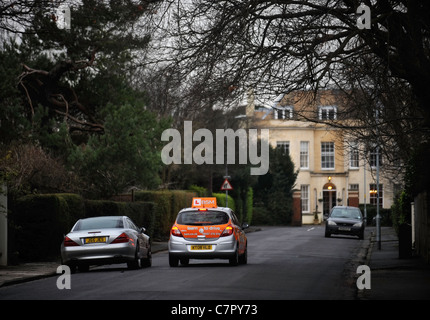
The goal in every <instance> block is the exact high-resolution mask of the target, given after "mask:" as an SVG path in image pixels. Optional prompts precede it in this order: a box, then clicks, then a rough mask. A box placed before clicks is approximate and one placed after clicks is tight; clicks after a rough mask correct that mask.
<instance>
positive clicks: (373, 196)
mask: <svg viewBox="0 0 430 320" xmlns="http://www.w3.org/2000/svg"><path fill="white" fill-rule="evenodd" d="M382 187H383V186H382V184H380V185H379V206H380V207H381V208H382V204H383V188H382ZM369 193H370V196H369V202H370V204H372V205H374V206H376V205H377V204H378V189H377V188H376V183H371V184H370V186H369Z"/></svg>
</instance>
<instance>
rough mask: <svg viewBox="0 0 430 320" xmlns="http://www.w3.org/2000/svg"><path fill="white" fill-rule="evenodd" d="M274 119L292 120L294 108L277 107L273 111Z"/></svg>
mask: <svg viewBox="0 0 430 320" xmlns="http://www.w3.org/2000/svg"><path fill="white" fill-rule="evenodd" d="M273 118H274V119H275V120H277V119H292V118H293V107H292V106H287V107H276V108H274V109H273Z"/></svg>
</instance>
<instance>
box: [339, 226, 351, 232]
mask: <svg viewBox="0 0 430 320" xmlns="http://www.w3.org/2000/svg"><path fill="white" fill-rule="evenodd" d="M339 230H340V231H351V228H349V227H339Z"/></svg>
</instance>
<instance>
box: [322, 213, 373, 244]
mask: <svg viewBox="0 0 430 320" xmlns="http://www.w3.org/2000/svg"><path fill="white" fill-rule="evenodd" d="M365 225H366V220H365V219H364V217H363V214H362V213H361V210H360V209H359V208H356V207H348V206H335V207H333V209H332V210H331V212H330V215H329V217H328V219H327V221H326V224H325V236H326V237H330V235H332V234H344V235H351V236H357V237H359V238H360V239H363V237H364V228H365Z"/></svg>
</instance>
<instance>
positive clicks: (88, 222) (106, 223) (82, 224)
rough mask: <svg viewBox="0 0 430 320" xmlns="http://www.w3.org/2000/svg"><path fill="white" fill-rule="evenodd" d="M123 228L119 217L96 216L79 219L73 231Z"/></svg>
mask: <svg viewBox="0 0 430 320" xmlns="http://www.w3.org/2000/svg"><path fill="white" fill-rule="evenodd" d="M108 228H124V224H123V221H122V218H121V217H97V218H88V219H82V220H79V221H78V223H77V224H76V226H75V227H74V228H73V231H81V230H90V229H108Z"/></svg>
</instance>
